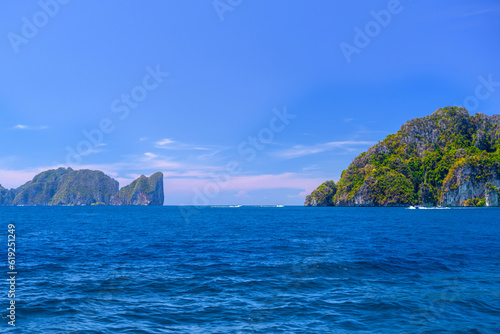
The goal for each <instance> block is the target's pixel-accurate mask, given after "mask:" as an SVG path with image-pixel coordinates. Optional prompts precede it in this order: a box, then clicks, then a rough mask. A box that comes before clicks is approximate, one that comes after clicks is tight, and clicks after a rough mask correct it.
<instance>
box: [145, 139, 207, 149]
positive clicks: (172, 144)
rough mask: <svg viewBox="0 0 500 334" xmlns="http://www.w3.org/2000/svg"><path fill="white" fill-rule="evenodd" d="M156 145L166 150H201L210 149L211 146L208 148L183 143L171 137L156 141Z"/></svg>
mask: <svg viewBox="0 0 500 334" xmlns="http://www.w3.org/2000/svg"><path fill="white" fill-rule="evenodd" d="M155 147H156V148H161V149H166V150H201V151H208V150H210V148H208V147H202V146H200V145H192V144H186V143H181V142H178V141H175V140H173V139H171V138H164V139H161V140H158V141H156V142H155Z"/></svg>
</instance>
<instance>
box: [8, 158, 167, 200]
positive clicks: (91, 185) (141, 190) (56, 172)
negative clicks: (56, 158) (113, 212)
mask: <svg viewBox="0 0 500 334" xmlns="http://www.w3.org/2000/svg"><path fill="white" fill-rule="evenodd" d="M163 201H164V194H163V174H162V173H161V172H158V173H155V174H153V175H151V176H150V177H146V176H144V175H141V177H139V178H138V179H137V180H135V181H133V182H132V183H131V184H129V185H128V186H125V187H123V188H121V189H119V184H118V181H116V180H115V179H113V178H111V177H109V176H108V175H106V174H104V173H103V172H101V171H93V170H88V169H82V170H73V169H72V168H62V167H61V168H58V169H51V170H47V171H44V172H42V173H40V174H38V175H36V176H35V177H34V178H33V180H31V181H28V182H26V183H25V184H24V185H22V186H20V187H19V188H16V189H10V190H7V189H5V188H4V187H2V186H1V185H0V205H18V206H23V205H163Z"/></svg>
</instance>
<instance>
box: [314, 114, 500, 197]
mask: <svg viewBox="0 0 500 334" xmlns="http://www.w3.org/2000/svg"><path fill="white" fill-rule="evenodd" d="M487 183H490V184H491V185H492V186H496V187H498V186H499V185H500V115H494V116H486V115H484V114H480V113H478V114H476V115H474V116H469V113H468V112H467V110H465V109H464V108H458V107H447V108H443V109H439V110H437V111H436V112H434V113H433V114H432V115H430V116H427V117H423V118H417V119H413V120H411V121H409V122H407V123H406V124H404V125H403V126H402V127H401V129H400V130H399V131H398V132H397V133H396V134H392V135H389V136H387V138H385V139H384V140H383V141H381V142H379V143H378V144H377V145H375V146H373V147H371V148H370V149H369V150H368V151H367V152H365V153H362V154H361V155H359V156H358V157H356V158H355V159H354V161H353V162H352V163H351V165H350V166H349V168H348V169H347V170H345V171H344V172H342V177H341V179H340V180H339V181H338V182H337V184H336V186H337V192H336V194H335V196H334V198H333V202H332V204H331V205H339V206H401V205H414V204H422V205H427V206H433V205H444V206H458V205H461V204H462V205H466V204H473V202H474V203H475V204H481V203H480V201H475V200H474V199H475V198H479V199H480V198H484V197H485V191H486V190H485V189H486V184H487ZM313 194H314V193H313ZM311 195H312V194H311ZM467 200H471V201H469V202H466V201H467ZM476 202H477V203H476ZM306 203H307V200H306ZM487 205H488V203H487ZM497 205H498V204H497Z"/></svg>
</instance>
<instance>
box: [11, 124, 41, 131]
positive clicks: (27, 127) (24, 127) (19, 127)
mask: <svg viewBox="0 0 500 334" xmlns="http://www.w3.org/2000/svg"><path fill="white" fill-rule="evenodd" d="M48 128H49V127H48V126H47V125H38V126H32V125H25V124H17V125H14V126H13V127H12V129H14V130H46V129H48Z"/></svg>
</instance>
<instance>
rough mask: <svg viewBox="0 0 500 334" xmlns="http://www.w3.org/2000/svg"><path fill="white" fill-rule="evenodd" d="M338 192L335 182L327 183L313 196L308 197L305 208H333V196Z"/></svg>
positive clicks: (313, 193)
mask: <svg viewBox="0 0 500 334" xmlns="http://www.w3.org/2000/svg"><path fill="white" fill-rule="evenodd" d="M336 192H337V187H336V186H335V182H333V181H326V182H325V183H323V184H322V185H320V186H319V187H318V189H316V190H314V191H313V192H312V194H311V195H308V196H307V197H306V201H305V202H304V205H305V206H331V205H333V196H334V195H335V193H336Z"/></svg>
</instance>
